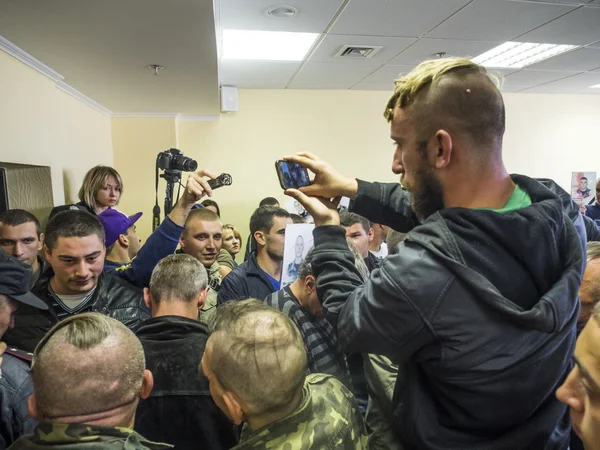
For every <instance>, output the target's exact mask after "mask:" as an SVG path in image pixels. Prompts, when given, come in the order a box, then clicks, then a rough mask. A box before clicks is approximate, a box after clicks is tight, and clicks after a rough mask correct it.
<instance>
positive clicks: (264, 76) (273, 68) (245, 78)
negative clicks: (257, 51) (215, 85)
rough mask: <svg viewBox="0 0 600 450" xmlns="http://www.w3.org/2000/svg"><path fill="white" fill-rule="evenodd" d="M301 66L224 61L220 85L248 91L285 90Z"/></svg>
mask: <svg viewBox="0 0 600 450" xmlns="http://www.w3.org/2000/svg"><path fill="white" fill-rule="evenodd" d="M300 64H301V63H300V62H274V61H234V60H223V61H221V69H220V73H219V84H221V85H229V86H237V87H239V88H248V89H252V88H254V89H259V88H270V89H283V88H285V87H286V86H287V84H288V82H289V81H290V79H291V78H292V76H293V75H294V74H295V73H296V71H297V70H298V68H299V67H300Z"/></svg>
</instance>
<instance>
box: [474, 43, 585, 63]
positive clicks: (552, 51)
mask: <svg viewBox="0 0 600 450" xmlns="http://www.w3.org/2000/svg"><path fill="white" fill-rule="evenodd" d="M577 47H579V46H578V45H556V44H535V43H532V42H505V43H504V44H502V45H499V46H498V47H496V48H493V49H491V50H489V51H487V52H485V53H483V54H481V55H479V56H477V57H475V58H473V61H474V62H476V63H477V64H481V65H482V66H485V67H499V68H517V69H520V68H522V67H525V66H529V65H531V64H535V63H538V62H540V61H543V60H544V59H548V58H552V57H553V56H556V55H560V54H561V53H564V52H568V51H569V50H573V49H574V48H577Z"/></svg>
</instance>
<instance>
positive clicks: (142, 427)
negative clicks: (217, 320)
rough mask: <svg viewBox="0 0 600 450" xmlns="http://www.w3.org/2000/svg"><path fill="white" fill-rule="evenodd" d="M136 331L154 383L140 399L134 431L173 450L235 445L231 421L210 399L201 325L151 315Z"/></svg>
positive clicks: (205, 334)
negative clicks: (173, 449) (148, 394)
mask: <svg viewBox="0 0 600 450" xmlns="http://www.w3.org/2000/svg"><path fill="white" fill-rule="evenodd" d="M137 336H138V338H139V339H140V341H141V342H142V345H143V347H144V353H145V354H146V368H147V369H148V370H150V372H152V375H153V376H154V387H153V388H152V392H151V393H150V397H148V398H147V399H145V400H140V403H139V405H138V409H137V412H136V417H135V426H134V429H135V431H137V432H138V433H140V434H141V435H142V436H144V437H145V438H146V439H149V440H151V441H156V442H166V443H168V444H172V445H174V446H175V449H177V450H179V449H202V448H206V449H211V450H227V449H229V448H231V447H233V446H235V445H236V444H237V434H236V433H235V431H234V426H233V424H232V423H231V422H230V421H229V419H227V417H225V415H224V414H223V413H222V412H221V410H220V409H219V408H218V407H217V405H216V404H215V402H214V401H213V399H212V397H211V395H210V391H209V385H208V379H207V378H206V376H205V375H204V373H202V369H201V368H200V361H201V360H202V355H203V354H204V348H205V346H206V341H207V339H208V329H207V327H206V325H205V324H204V323H201V322H198V321H196V320H192V319H187V318H185V317H179V316H163V317H154V318H152V319H150V320H147V321H146V322H144V323H143V324H142V326H141V327H140V328H139V329H138V331H137ZM167 418H174V420H167Z"/></svg>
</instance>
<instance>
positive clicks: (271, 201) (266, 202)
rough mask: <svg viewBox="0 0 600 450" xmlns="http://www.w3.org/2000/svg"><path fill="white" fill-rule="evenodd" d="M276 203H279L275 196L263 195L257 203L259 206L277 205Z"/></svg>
mask: <svg viewBox="0 0 600 450" xmlns="http://www.w3.org/2000/svg"><path fill="white" fill-rule="evenodd" d="M277 205H279V200H277V199H276V198H275V197H265V198H263V199H262V200H261V201H260V203H259V204H258V206H259V207H260V206H277Z"/></svg>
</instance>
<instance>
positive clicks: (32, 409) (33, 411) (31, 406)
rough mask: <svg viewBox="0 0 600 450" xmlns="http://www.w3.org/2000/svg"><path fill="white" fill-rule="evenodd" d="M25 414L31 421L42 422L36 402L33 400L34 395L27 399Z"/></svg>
mask: <svg viewBox="0 0 600 450" xmlns="http://www.w3.org/2000/svg"><path fill="white" fill-rule="evenodd" d="M27 412H28V414H29V416H30V417H31V418H32V419H35V420H37V421H38V422H41V421H42V415H41V413H40V411H39V409H38V404H37V400H36V399H35V394H31V395H30V396H29V398H28V399H27Z"/></svg>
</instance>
